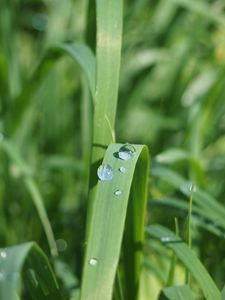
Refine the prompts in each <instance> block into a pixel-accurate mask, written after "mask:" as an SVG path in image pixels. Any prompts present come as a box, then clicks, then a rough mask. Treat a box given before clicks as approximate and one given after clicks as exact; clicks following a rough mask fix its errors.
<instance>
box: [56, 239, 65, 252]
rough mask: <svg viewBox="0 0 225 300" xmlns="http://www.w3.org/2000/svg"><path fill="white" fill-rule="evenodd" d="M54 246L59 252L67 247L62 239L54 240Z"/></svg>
mask: <svg viewBox="0 0 225 300" xmlns="http://www.w3.org/2000/svg"><path fill="white" fill-rule="evenodd" d="M56 246H57V249H58V251H59V252H63V251H65V250H66V248H67V242H66V241H65V240H63V239H58V240H56Z"/></svg>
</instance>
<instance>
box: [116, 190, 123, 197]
mask: <svg viewBox="0 0 225 300" xmlns="http://www.w3.org/2000/svg"><path fill="white" fill-rule="evenodd" d="M122 194H123V192H122V191H121V190H117V191H115V192H114V195H116V196H121V195H122Z"/></svg>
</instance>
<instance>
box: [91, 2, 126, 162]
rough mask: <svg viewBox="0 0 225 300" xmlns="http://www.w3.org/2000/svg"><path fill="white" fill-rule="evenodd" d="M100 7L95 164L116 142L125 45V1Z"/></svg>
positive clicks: (93, 157) (98, 17) (94, 140)
mask: <svg viewBox="0 0 225 300" xmlns="http://www.w3.org/2000/svg"><path fill="white" fill-rule="evenodd" d="M96 4H97V7H96V8H97V9H96V13H97V83H96V94H95V111H94V133H93V144H94V148H93V153H92V161H93V162H96V161H97V160H98V159H101V158H102V157H103V154H104V152H105V149H104V148H102V147H101V146H108V145H109V144H110V143H112V142H114V141H115V134H114V124H115V115H116V107H117V94H118V86H119V72H120V57H121V43H122V18H123V11H122V1H121V0H117V1H114V0H110V1H105V0H98V1H96Z"/></svg>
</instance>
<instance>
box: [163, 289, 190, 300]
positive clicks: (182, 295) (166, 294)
mask: <svg viewBox="0 0 225 300" xmlns="http://www.w3.org/2000/svg"><path fill="white" fill-rule="evenodd" d="M159 300H194V298H193V296H192V293H191V290H190V288H189V286H188V285H181V286H174V287H169V288H165V289H163V290H162V292H161V294H160V297H159Z"/></svg>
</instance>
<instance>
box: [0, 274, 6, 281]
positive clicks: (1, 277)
mask: <svg viewBox="0 0 225 300" xmlns="http://www.w3.org/2000/svg"><path fill="white" fill-rule="evenodd" d="M4 279H5V276H4V274H3V273H2V272H0V281H2V280H4Z"/></svg>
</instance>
